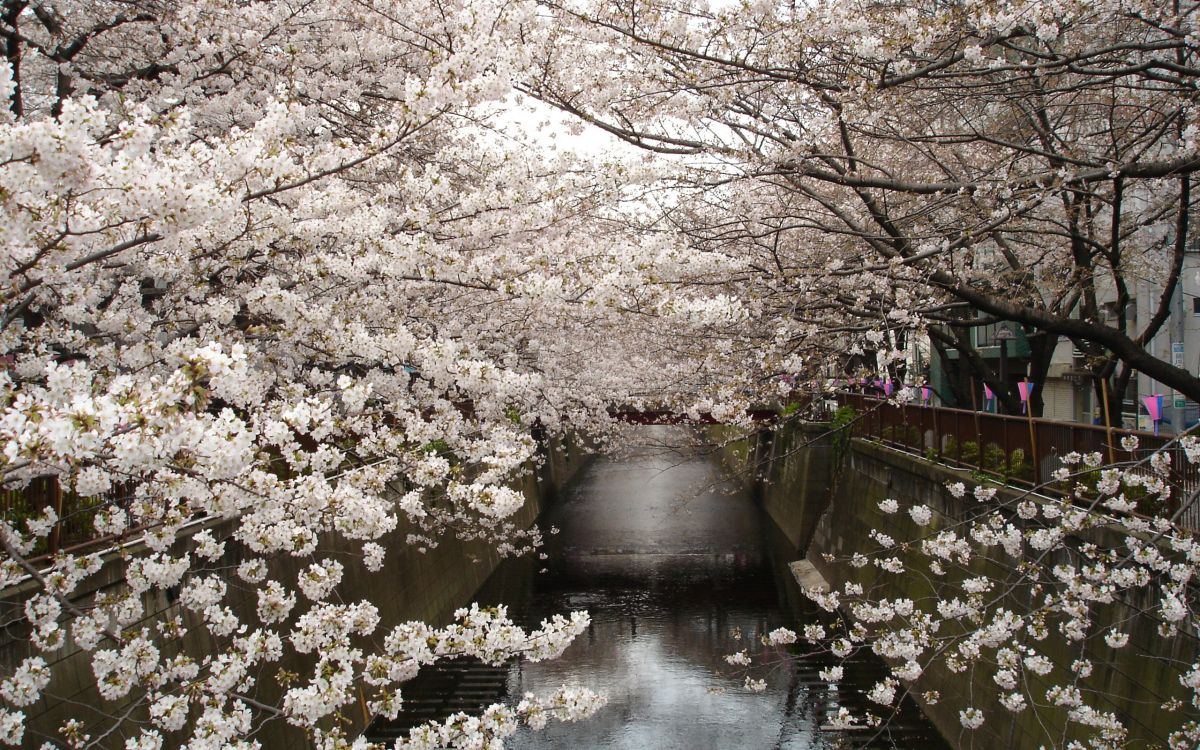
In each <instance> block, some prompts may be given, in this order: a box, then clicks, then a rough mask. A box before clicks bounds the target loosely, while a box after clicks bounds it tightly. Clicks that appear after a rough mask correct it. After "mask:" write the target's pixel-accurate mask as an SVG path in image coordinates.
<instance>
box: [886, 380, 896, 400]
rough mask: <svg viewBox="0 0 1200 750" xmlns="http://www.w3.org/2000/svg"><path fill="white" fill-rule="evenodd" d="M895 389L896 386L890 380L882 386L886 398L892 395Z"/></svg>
mask: <svg viewBox="0 0 1200 750" xmlns="http://www.w3.org/2000/svg"><path fill="white" fill-rule="evenodd" d="M895 388H896V384H895V383H893V382H892V381H891V380H889V381H887V382H886V383H884V384H883V392H884V393H885V394H886V395H888V396H890V395H892V391H893V390H895Z"/></svg>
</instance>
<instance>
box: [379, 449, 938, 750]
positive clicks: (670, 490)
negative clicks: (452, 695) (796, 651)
mask: <svg viewBox="0 0 1200 750" xmlns="http://www.w3.org/2000/svg"><path fill="white" fill-rule="evenodd" d="M656 429H659V430H661V429H662V428H656ZM541 524H542V526H543V528H544V529H548V528H550V527H551V526H555V527H558V528H559V529H560V530H561V531H560V533H559V534H557V535H553V536H549V537H548V544H547V549H546V552H547V554H548V559H547V560H545V561H538V560H513V561H509V562H507V563H505V564H504V565H503V566H501V568H500V569H499V570H498V571H497V572H496V574H495V575H493V576H492V578H491V579H489V581H488V583H487V584H485V586H484V588H483V589H482V590H481V591H480V592H479V594H478V596H477V597H476V598H477V600H478V601H479V602H480V603H481V604H499V603H503V604H507V605H508V606H509V611H510V615H511V616H512V617H513V618H514V619H516V620H518V621H519V622H522V623H523V624H525V625H528V626H534V625H536V624H537V623H538V622H540V620H541V619H542V618H544V617H547V616H549V615H551V614H553V613H556V612H566V611H569V610H572V609H587V610H588V611H589V612H590V613H591V616H592V626H591V628H590V630H589V631H588V633H587V634H586V636H585V637H582V638H580V639H579V640H578V641H577V642H576V643H575V644H573V645H572V646H571V647H570V648H569V649H568V650H567V652H566V653H565V654H564V655H563V657H562V658H560V659H558V660H555V661H553V662H547V663H544V664H524V663H521V664H514V665H513V666H511V667H510V668H508V669H507V671H506V672H505V671H503V670H492V671H491V672H490V673H488V674H490V675H491V676H490V677H487V676H486V675H485V674H484V672H486V670H483V672H479V673H476V674H475V680H474V682H469V680H468V682H469V684H468V685H467V688H468V689H467V690H466V692H463V690H461V689H460V690H459V695H460V698H462V699H463V700H464V701H466V703H469V702H470V700H477V701H479V702H481V703H483V702H490V701H494V700H500V699H505V698H507V699H509V700H511V699H515V698H518V697H519V696H520V695H522V694H523V693H525V692H535V693H549V692H551V691H553V690H554V689H555V688H557V687H558V686H559V685H561V684H564V683H568V684H581V685H586V686H587V687H590V688H592V689H594V690H599V691H602V692H604V693H605V694H606V695H607V696H608V706H607V707H606V708H605V709H604V710H602V711H601V712H600V713H599V714H598V715H597V716H596V717H594V718H593V719H591V720H588V721H586V722H583V723H579V724H569V725H562V724H552V725H551V726H549V727H547V728H546V729H544V730H542V731H541V732H532V731H528V730H522V731H521V732H520V733H519V734H518V735H517V736H515V737H514V738H512V739H511V740H510V741H509V742H508V743H506V744H507V745H508V746H509V747H513V748H551V747H554V748H561V747H573V748H607V749H612V750H616V749H618V748H630V749H633V748H637V749H638V750H641V749H643V748H689V749H690V750H696V749H698V748H834V747H842V746H850V745H859V744H862V743H863V742H864V741H866V740H867V739H868V737H867V736H866V735H865V734H863V733H861V732H859V733H853V732H851V733H844V732H833V731H828V726H827V723H828V722H827V717H828V716H829V715H831V714H833V713H836V711H837V709H838V707H839V706H840V705H848V706H850V707H851V708H862V707H863V706H864V704H863V700H864V699H863V695H862V693H863V690H864V689H867V688H869V687H870V685H871V684H872V683H873V681H874V680H875V679H876V678H877V677H878V675H879V665H877V664H870V663H863V664H858V665H853V666H851V667H850V668H848V669H847V673H848V674H851V675H854V673H855V672H858V673H860V674H859V675H858V681H857V682H854V680H851V681H848V682H847V684H844V685H843V686H841V689H840V692H830V690H829V689H828V688H827V687H825V686H824V685H820V684H819V680H817V678H816V676H815V673H816V670H817V669H818V668H820V666H821V665H818V664H814V663H811V662H810V661H808V660H801V661H793V660H791V659H790V658H787V657H782V658H781V659H777V660H776V665H775V667H774V668H773V669H772V670H770V671H769V672H760V673H756V674H755V676H756V677H762V678H764V679H765V680H766V682H767V689H766V690H765V691H763V692H762V693H752V692H749V691H746V690H744V689H743V688H742V687H741V682H742V679H743V676H742V675H741V674H739V673H737V672H736V671H735V670H734V669H733V668H731V667H730V666H729V665H728V664H726V663H725V662H724V659H723V657H724V656H725V655H726V654H729V653H733V652H735V651H738V650H740V649H743V648H746V649H749V650H750V651H751V652H752V653H756V652H758V651H760V650H761V646H760V645H759V644H758V638H759V636H761V635H762V634H764V633H766V632H769V631H770V630H773V629H774V628H776V627H780V626H783V625H792V626H794V625H795V624H796V621H795V613H793V612H792V611H791V609H792V606H793V605H791V604H788V603H787V602H789V601H792V602H794V601H795V599H796V597H795V593H796V592H795V591H794V590H790V591H789V590H788V588H787V587H788V586H791V587H792V588H793V589H794V584H793V583H791V581H790V576H787V574H786V567H785V566H786V562H787V561H788V560H789V559H791V557H792V555H791V551H790V550H788V549H787V548H786V545H787V542H786V540H785V539H784V538H783V536H782V534H780V533H779V532H778V530H777V529H775V528H774V526H773V525H772V524H771V522H770V521H769V519H767V518H766V516H765V515H764V514H763V513H762V512H761V510H760V509H759V508H758V507H756V506H755V504H754V503H753V501H752V500H751V499H750V498H749V497H747V496H746V494H745V493H743V492H739V491H737V489H736V487H734V486H733V485H731V484H729V483H726V482H723V481H722V480H721V478H720V475H719V472H718V471H717V469H716V468H715V467H714V465H713V464H712V463H711V462H710V461H708V460H707V459H706V458H705V457H703V456H700V455H686V454H684V453H681V452H665V451H662V450H657V449H655V450H651V449H646V450H642V451H639V452H637V453H635V454H634V455H632V456H631V457H629V458H625V459H622V460H614V459H607V458H601V459H597V460H596V461H595V462H594V463H593V464H591V465H590V466H589V467H588V468H587V469H585V472H584V474H583V475H582V476H581V477H580V478H579V479H578V480H577V481H576V482H575V484H574V486H573V487H572V488H571V489H570V490H569V491H568V492H566V493H565V494H564V496H563V497H562V498H560V500H559V501H558V502H557V503H556V504H555V505H554V506H553V507H551V508H550V509H549V510H548V511H547V513H546V514H545V515H544V516H543V518H542V520H541ZM539 569H541V571H540V572H539ZM780 571H782V573H781V572H780ZM458 669H459V670H460V672H462V674H464V675H470V674H471V669H469V668H466V667H459V668H458ZM864 670H865V671H864ZM444 676H445V675H443V677H444ZM435 677H436V676H430V677H424V678H418V680H416V681H414V682H413V683H411V684H410V685H409V686H407V689H406V690H405V698H406V703H407V704H410V705H412V706H413V708H414V712H413V713H411V714H410V715H409V716H407V717H402V721H401V722H400V724H399V725H396V726H395V727H393V731H395V730H396V729H399V728H401V726H403V724H404V723H405V720H407V721H409V722H412V723H416V722H417V721H419V720H422V719H425V718H431V716H429V715H426V714H424V713H422V711H421V710H420V708H421V706H422V705H424V704H423V701H425V702H426V703H428V701H436V700H437V698H436V697H435V696H436V695H437V692H438V691H441V692H442V694H444V693H445V691H446V690H447V688H450V687H452V685H449V684H446V683H445V682H444V681H443V683H441V684H437V683H436V679H434V678H435ZM431 679H433V682H430V680H431ZM423 682H424V684H422V683H423ZM484 683H487V686H485V684H484ZM460 687H461V686H460ZM471 690H474V691H475V692H474V693H471ZM426 694H428V699H427V698H425V697H423V696H425V695H426ZM439 706H440V709H441V710H444V709H446V708H453V707H454V706H452V705H445V703H444V701H443V702H442V703H441V704H439ZM460 707H466V705H465V704H464V705H462V706H460ZM432 710H433V709H431V708H428V707H427V712H428V711H432ZM897 726H898V727H899V728H900V731H901V735H902V736H897V737H895V738H893V740H892V741H887V738H877V739H876V740H875V741H873V742H872V743H871V744H872V745H874V746H880V747H890V746H892V745H893V742H894V743H895V746H898V747H939V746H941V743H940V742H939V741H938V740H937V739H936V735H935V734H934V733H933V730H932V729H931V728H930V727H929V726H928V725H927V724H925V723H924V722H923V720H920V719H919V717H918V718H916V719H915V720H914V717H912V716H906V717H905V719H904V720H903V721H902V722H900V723H899V724H898V725H897ZM822 727H825V728H824V729H822ZM377 736H382V735H378V734H377Z"/></svg>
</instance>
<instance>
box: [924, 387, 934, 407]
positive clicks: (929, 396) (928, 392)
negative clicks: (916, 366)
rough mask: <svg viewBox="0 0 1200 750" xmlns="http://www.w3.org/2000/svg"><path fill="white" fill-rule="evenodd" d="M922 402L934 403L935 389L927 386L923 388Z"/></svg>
mask: <svg viewBox="0 0 1200 750" xmlns="http://www.w3.org/2000/svg"><path fill="white" fill-rule="evenodd" d="M921 400H922V401H924V402H925V403H927V404H928V403H930V402H932V401H933V389H932V388H930V387H929V386H927V385H923V386H921Z"/></svg>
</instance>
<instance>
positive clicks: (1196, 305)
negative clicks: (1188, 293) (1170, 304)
mask: <svg viewBox="0 0 1200 750" xmlns="http://www.w3.org/2000/svg"><path fill="white" fill-rule="evenodd" d="M1192 313H1193V314H1194V315H1200V297H1192Z"/></svg>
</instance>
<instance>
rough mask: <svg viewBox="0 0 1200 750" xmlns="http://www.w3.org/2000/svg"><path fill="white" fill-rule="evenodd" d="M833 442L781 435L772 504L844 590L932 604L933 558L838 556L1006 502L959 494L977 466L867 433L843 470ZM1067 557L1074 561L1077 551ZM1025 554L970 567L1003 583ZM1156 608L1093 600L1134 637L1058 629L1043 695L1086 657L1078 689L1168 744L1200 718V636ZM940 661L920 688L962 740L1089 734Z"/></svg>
mask: <svg viewBox="0 0 1200 750" xmlns="http://www.w3.org/2000/svg"><path fill="white" fill-rule="evenodd" d="M755 439H756V438H753V437H752V438H750V439H749V440H751V441H753V440H755ZM830 445H831V444H830V441H829V440H828V439H827V438H826V437H823V436H822V435H821V434H820V432H819V428H818V427H814V426H811V425H809V426H805V427H801V428H786V429H783V430H781V431H778V432H776V433H775V434H774V436H773V441H772V445H771V451H770V456H771V461H770V465H769V466H768V467H766V470H765V474H766V476H767V480H766V483H765V485H764V486H763V488H762V493H763V498H764V507H765V508H766V510H767V512H768V513H769V514H770V515H771V517H772V518H773V519H774V520H775V522H776V523H777V524H778V525H779V526H780V528H781V529H782V530H783V532H784V533H785V534H786V535H787V537H788V539H789V541H790V542H791V543H792V544H794V545H796V551H797V556H798V557H799V556H806V557H807V558H808V559H809V560H810V561H811V562H812V563H813V564H814V565H816V566H817V568H818V569H819V570H820V571H821V572H822V574H823V575H824V576H825V578H826V579H827V580H828V581H829V582H830V583H831V584H832V585H833V586H834V587H835V588H838V589H841V588H842V586H843V585H844V584H845V583H846V582H847V581H853V582H856V583H860V584H862V585H863V586H864V588H865V589H866V590H868V591H869V592H871V595H872V596H873V597H875V598H910V599H913V600H929V598H930V597H933V596H935V595H936V593H937V589H936V585H937V584H935V583H934V581H933V579H932V577H930V576H927V575H922V574H921V571H927V568H926V567H925V565H924V563H923V562H921V563H919V558H920V556H919V554H918V553H917V552H916V551H915V550H914V551H912V552H909V553H908V554H907V555H901V557H902V559H904V558H906V559H904V561H905V562H906V563H913V564H912V565H906V568H907V571H906V572H904V573H901V574H892V573H887V572H884V571H882V570H880V569H879V568H877V567H875V566H873V565H871V566H867V567H863V568H857V569H856V568H852V567H851V566H849V565H845V564H834V563H830V562H829V560H828V559H827V556H828V555H832V556H836V557H842V558H844V557H848V556H850V555H852V554H853V553H855V552H862V553H870V552H872V551H874V550H876V549H878V545H877V544H876V543H875V542H873V541H872V540H871V538H870V532H871V531H872V530H878V531H880V532H882V533H885V534H888V535H890V536H892V537H893V538H895V539H897V540H907V539H914V538H916V537H918V536H923V535H927V534H931V533H936V532H937V531H938V530H939V529H940V528H944V527H945V526H947V525H950V524H951V523H954V522H956V521H961V520H966V519H968V518H970V517H973V516H975V515H980V514H990V513H992V512H993V511H995V510H996V509H997V508H998V505H999V504H998V503H997V504H986V505H985V504H981V503H978V502H976V501H975V500H974V499H973V498H972V497H971V496H970V495H969V494H968V496H967V497H966V498H964V499H955V498H954V497H953V496H952V495H951V494H950V493H949V491H948V490H946V488H945V485H946V484H947V483H948V482H957V481H962V482H964V483H965V484H967V485H968V486H973V484H974V482H973V481H972V480H971V478H970V477H969V476H968V475H967V474H966V473H964V472H960V471H956V470H953V469H950V468H947V467H943V466H940V465H937V464H933V463H930V462H927V461H924V460H922V459H920V458H918V457H915V456H912V455H909V454H905V453H900V452H898V451H893V450H890V449H887V448H884V447H882V446H879V445H877V444H874V443H869V442H866V441H858V440H856V441H854V442H853V443H852V444H851V445H850V447H849V450H848V451H846V455H845V457H844V463H843V464H842V465H841V467H840V470H838V471H832V470H831V465H832V461H831V459H832V458H833V456H832V453H831V448H830ZM752 450H753V448H752V446H751V447H747V448H743V449H742V451H741V454H742V455H746V454H748V453H751V452H752ZM1006 491H1007V490H1002V492H1006ZM889 497H890V498H893V499H895V500H896V501H897V502H898V503H899V504H900V506H901V508H902V510H901V512H900V513H896V514H885V513H883V512H882V511H881V510H880V509H879V506H878V503H879V502H880V501H881V500H884V499H886V498H889ZM1009 497H1010V498H1011V497H1012V496H1011V495H1009ZM914 504H923V505H926V506H928V507H929V508H931V509H932V510H933V511H934V518H935V521H934V523H932V524H931V525H930V526H928V527H925V528H923V529H922V528H919V527H917V526H916V525H915V524H914V523H913V522H912V521H911V519H910V517H909V516H908V514H907V513H905V512H903V509H906V508H908V507H910V506H911V505H914ZM1011 520H1012V522H1013V523H1014V524H1019V523H1021V521H1020V519H1018V518H1015V517H1014V518H1012V519H1011ZM1120 533H1123V532H1122V531H1121V530H1112V529H1109V530H1104V531H1101V530H1091V531H1087V532H1081V539H1080V541H1091V542H1095V543H1097V544H1101V545H1103V544H1115V543H1117V542H1119V538H1118V537H1117V536H1116V535H1117V534H1120ZM1063 555H1064V561H1065V555H1066V553H1063ZM1016 562H1017V561H1016V560H1014V559H1012V558H1008V557H1006V556H1005V555H1004V553H1003V552H1002V551H998V548H997V551H996V552H995V554H993V555H991V556H990V557H982V556H977V557H976V558H975V559H974V560H973V561H972V563H971V565H970V566H969V568H970V570H969V573H968V574H969V575H972V576H980V575H985V576H989V577H991V578H993V579H998V580H1003V579H1005V578H1008V577H1011V576H1012V574H1013V568H1014V565H1015V564H1016ZM949 575H952V574H948V577H949ZM965 575H967V574H963V576H960V578H959V580H961V578H962V577H965ZM1037 604H1038V603H1037V602H1033V601H1030V600H1029V599H1025V600H1018V599H1015V598H1014V597H1012V596H1009V597H1007V598H1006V600H1005V601H1004V606H1006V607H1008V608H1010V609H1012V610H1013V611H1014V612H1017V613H1019V614H1025V613H1028V612H1029V611H1030V610H1031V608H1033V607H1036V606H1037ZM1155 605H1156V602H1155V601H1153V600H1152V598H1151V597H1150V596H1148V595H1145V594H1138V595H1134V596H1130V597H1126V598H1125V599H1124V600H1121V601H1118V602H1117V603H1114V604H1112V605H1107V606H1104V607H1098V606H1097V607H1093V610H1092V617H1093V620H1094V622H1095V624H1096V626H1098V627H1104V626H1107V625H1110V624H1119V626H1120V629H1121V630H1123V631H1125V632H1128V633H1129V635H1130V639H1129V644H1128V645H1127V646H1125V647H1124V648H1122V649H1112V648H1109V647H1108V646H1107V645H1106V644H1105V642H1104V640H1103V638H1092V639H1090V640H1088V641H1087V642H1086V643H1085V644H1083V645H1082V646H1081V645H1080V644H1078V643H1070V642H1068V641H1066V640H1065V639H1064V638H1063V637H1062V636H1061V635H1060V634H1059V633H1057V632H1056V631H1054V630H1053V628H1052V629H1051V634H1050V635H1049V636H1048V637H1047V638H1046V639H1045V640H1044V641H1041V642H1039V643H1038V644H1037V647H1038V650H1039V651H1041V652H1043V653H1046V654H1047V655H1048V656H1050V657H1051V658H1052V659H1053V661H1054V662H1055V668H1054V671H1053V672H1052V673H1051V674H1050V675H1048V676H1047V677H1046V678H1037V677H1036V675H1033V674H1032V673H1028V678H1029V679H1030V680H1031V681H1030V682H1029V686H1030V693H1031V694H1032V695H1034V696H1039V697H1040V696H1042V695H1044V693H1045V689H1046V687H1048V685H1049V684H1051V682H1057V683H1059V684H1071V680H1070V679H1068V678H1067V677H1065V675H1066V674H1067V670H1068V669H1069V666H1070V664H1071V663H1072V662H1073V661H1074V660H1076V659H1079V658H1081V657H1083V658H1088V659H1090V660H1091V661H1092V662H1093V663H1094V665H1095V671H1094V673H1093V675H1092V676H1091V677H1090V678H1089V679H1086V680H1081V681H1079V683H1078V686H1079V687H1080V689H1081V690H1083V691H1084V692H1085V694H1088V695H1089V698H1090V696H1091V695H1099V696H1102V697H1100V698H1098V699H1096V700H1090V699H1089V701H1088V702H1089V703H1091V704H1092V705H1094V706H1095V707H1096V708H1098V709H1100V710H1102V711H1111V712H1114V713H1115V714H1116V715H1117V716H1118V717H1119V718H1120V719H1122V720H1123V721H1124V722H1125V724H1126V726H1127V727H1128V728H1129V731H1130V737H1129V743H1128V745H1127V746H1128V747H1129V748H1137V749H1139V750H1140V749H1141V748H1151V747H1156V746H1157V747H1166V739H1167V736H1168V734H1169V732H1170V731H1171V730H1172V729H1173V728H1175V727H1177V726H1178V725H1179V724H1181V723H1183V722H1184V721H1185V720H1186V719H1188V718H1195V716H1194V714H1195V711H1194V710H1193V711H1192V714H1193V715H1192V716H1190V717H1189V716H1188V714H1187V708H1186V707H1188V706H1190V704H1188V703H1187V702H1186V698H1187V695H1186V694H1185V691H1184V689H1183V688H1182V686H1181V685H1180V683H1179V677H1180V675H1181V674H1182V673H1183V672H1184V671H1186V669H1187V668H1188V665H1191V664H1193V663H1194V662H1196V661H1197V660H1200V650H1198V648H1197V643H1198V641H1197V637H1196V634H1195V633H1182V634H1180V635H1179V636H1177V637H1174V638H1163V637H1161V636H1160V635H1159V633H1158V625H1159V622H1158V620H1157V619H1156V618H1155V617H1154V616H1153V614H1152V613H1151V612H1150V610H1153V608H1154V607H1155ZM941 664H942V663H941V660H938V661H937V664H935V665H934V666H932V667H930V668H929V669H928V670H927V671H926V673H925V674H924V675H922V677H921V678H920V679H919V680H917V682H916V683H915V684H914V685H913V686H912V689H913V692H914V694H915V697H917V698H918V702H919V703H922V704H923V708H924V709H925V711H926V713H927V715H928V716H929V718H930V719H931V720H932V721H933V722H934V724H935V725H936V726H937V727H938V728H939V730H940V731H941V732H942V733H943V735H944V736H945V737H946V738H947V739H948V740H949V741H950V742H951V743H952V744H954V745H955V746H956V747H961V748H979V749H980V750H982V749H984V748H1030V749H1031V750H1033V749H1035V748H1039V747H1043V746H1044V747H1047V748H1049V747H1063V746H1065V745H1066V744H1067V742H1068V741H1069V740H1070V739H1074V738H1080V739H1082V738H1084V737H1085V736H1086V735H1087V734H1088V732H1087V731H1085V730H1084V729H1083V728H1082V727H1080V726H1079V725H1077V724H1070V723H1068V722H1067V721H1066V716H1065V712H1064V711H1062V710H1061V709H1050V708H1041V709H1038V710H1037V711H1036V712H1035V711H1034V710H1030V709H1027V710H1025V711H1024V712H1022V713H1018V714H1012V713H1010V712H1008V711H1007V710H1006V709H1004V708H1003V707H1001V706H1000V705H999V704H998V703H997V702H996V699H997V697H998V696H999V694H1000V692H1001V691H1000V689H999V688H998V686H996V685H995V683H994V682H993V681H992V679H991V676H992V674H993V672H992V671H991V670H988V669H984V668H980V669H979V670H978V671H977V672H976V671H973V670H970V669H969V670H968V671H966V672H963V673H957V674H956V673H952V672H950V671H949V670H948V669H947V668H946V667H945V666H942V665H941ZM926 691H936V692H937V693H938V694H939V696H940V698H939V699H938V700H937V702H936V703H932V704H931V703H929V702H928V701H923V700H921V699H920V696H919V694H921V693H924V692H926ZM1090 691H1094V692H1090ZM1171 698H1181V699H1184V704H1185V708H1183V709H1180V710H1178V711H1176V712H1173V713H1168V712H1166V711H1163V710H1162V709H1161V708H1160V706H1161V704H1162V703H1164V702H1165V701H1167V700H1169V699H1171ZM1041 702H1043V703H1045V702H1046V701H1044V700H1043V701H1041ZM967 706H976V707H979V708H981V709H983V710H984V711H985V713H986V715H987V720H986V722H985V724H984V725H983V727H981V728H980V729H979V730H976V731H974V732H970V731H965V730H963V728H962V726H961V724H960V722H959V716H958V713H959V711H960V710H962V709H963V708H966V707H967Z"/></svg>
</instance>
